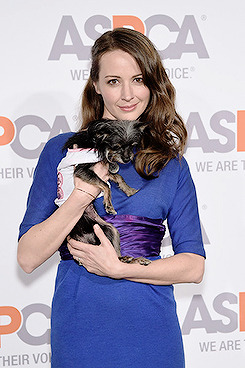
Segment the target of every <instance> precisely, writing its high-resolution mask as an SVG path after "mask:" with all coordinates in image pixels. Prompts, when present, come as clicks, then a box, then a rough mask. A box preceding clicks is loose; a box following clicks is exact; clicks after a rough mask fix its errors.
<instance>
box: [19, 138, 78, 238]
mask: <svg viewBox="0 0 245 368" xmlns="http://www.w3.org/2000/svg"><path fill="white" fill-rule="evenodd" d="M70 134H72V133H65V134H60V135H58V136H57V137H54V138H52V139H50V140H49V141H48V142H47V143H46V145H45V146H44V149H43V151H42V153H41V155H40V157H39V160H38V163H37V166H36V168H35V171H34V176H33V182H32V185H31V188H30V191H29V195H28V200H27V208H26V212H25V215H24V218H23V221H22V223H21V225H20V229H19V238H20V237H21V236H22V235H23V234H24V233H26V232H27V231H28V230H29V229H30V228H31V227H32V226H34V225H36V224H38V223H40V222H42V221H44V220H46V219H47V218H48V217H49V216H50V215H51V214H52V213H53V212H54V211H55V210H56V208H57V206H56V205H55V203H54V200H55V198H56V197H57V166H58V164H59V162H60V161H61V159H62V158H63V157H64V156H65V152H63V151H62V147H63V145H64V144H65V142H66V140H67V139H68V137H69V136H70Z"/></svg>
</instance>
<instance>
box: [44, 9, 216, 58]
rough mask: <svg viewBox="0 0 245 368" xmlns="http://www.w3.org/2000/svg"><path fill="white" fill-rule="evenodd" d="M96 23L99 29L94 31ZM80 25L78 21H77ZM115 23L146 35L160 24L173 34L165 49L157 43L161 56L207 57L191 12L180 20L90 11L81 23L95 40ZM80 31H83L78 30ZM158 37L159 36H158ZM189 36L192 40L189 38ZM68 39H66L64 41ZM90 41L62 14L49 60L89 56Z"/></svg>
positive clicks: (117, 25)
mask: <svg viewBox="0 0 245 368" xmlns="http://www.w3.org/2000/svg"><path fill="white" fill-rule="evenodd" d="M97 26H98V27H99V28H102V32H101V33H100V32H98V31H97ZM79 27H80V25H79ZM118 27H130V28H133V29H135V30H137V31H139V32H141V33H143V34H145V35H146V36H148V37H149V38H151V32H152V30H154V28H155V27H157V29H158V30H159V27H163V28H162V29H164V31H165V30H166V29H167V31H168V32H169V39H171V40H172V38H173V37H175V35H176V38H175V41H174V42H169V43H168V45H167V47H166V48H165V49H162V50H161V49H160V47H158V46H157V44H156V47H158V51H159V54H160V55H161V58H162V59H180V58H181V57H182V55H183V54H189V53H191V54H196V55H197V57H198V58H199V59H207V58H209V55H208V52H207V49H206V46H205V44H204V40H203V37H202V35H201V32H200V29H199V27H198V24H197V22H196V19H195V17H194V15H186V16H185V17H184V19H183V21H182V23H181V24H178V23H177V22H176V21H175V20H174V19H173V18H172V17H170V16H168V15H164V14H157V15H152V16H150V17H149V18H147V19H146V20H145V21H142V20H141V19H140V18H138V17H136V16H134V15H113V16H112V20H111V19H110V18H108V17H106V16H105V15H93V16H92V17H90V18H88V19H87V20H86V22H85V24H84V29H83V30H82V31H83V32H85V34H86V36H87V37H89V38H90V39H91V40H93V41H95V40H96V39H97V38H98V37H100V36H101V34H103V33H104V32H105V31H108V30H110V29H114V28H118ZM81 33H82V32H81ZM160 38H161V37H160ZM190 39H192V41H191V42H190ZM67 40H69V42H68V43H67ZM90 48H91V44H90V45H86V41H85V42H84V41H83V39H82V36H81V34H80V33H79V30H78V27H77V25H76V24H75V22H74V19H73V17H72V16H71V15H64V16H63V17H62V19H61V22H60V25H59V28H58V31H57V34H56V36H55V39H54V43H53V45H52V49H51V52H50V55H49V58H48V60H60V57H61V55H65V54H69V55H76V57H77V59H78V60H88V59H89V58H90Z"/></svg>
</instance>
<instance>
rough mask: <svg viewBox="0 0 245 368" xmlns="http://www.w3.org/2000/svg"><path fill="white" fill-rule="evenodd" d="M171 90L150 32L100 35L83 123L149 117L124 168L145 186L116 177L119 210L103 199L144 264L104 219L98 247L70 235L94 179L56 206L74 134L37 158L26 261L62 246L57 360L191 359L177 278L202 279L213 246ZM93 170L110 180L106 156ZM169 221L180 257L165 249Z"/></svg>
mask: <svg viewBox="0 0 245 368" xmlns="http://www.w3.org/2000/svg"><path fill="white" fill-rule="evenodd" d="M174 100H175V92H174V88H173V86H172V85H171V83H170V81H169V79H168V77H167V75H166V72H165V70H164V68H163V66H162V63H161V59H160V57H159V55H158V53H157V51H156V50H155V48H154V46H153V45H152V43H151V42H150V41H149V39H148V38H147V37H145V36H144V35H142V34H141V33H139V32H136V31H134V30H130V29H125V28H118V29H115V30H113V31H109V32H106V33H105V34H104V35H102V36H101V37H100V38H99V39H98V40H97V41H96V42H95V44H94V46H93V47H92V66H91V74H90V78H89V80H88V82H87V85H86V87H85V90H84V93H83V99H82V121H83V123H82V128H84V127H86V126H87V125H88V124H89V122H90V121H92V120H94V119H100V118H102V117H103V118H110V119H124V120H135V119H139V120H141V121H143V122H147V123H148V125H147V129H146V131H145V133H144V138H143V140H142V142H141V147H139V150H138V151H137V153H136V157H135V162H134V163H129V164H124V165H120V174H121V175H122V176H123V177H124V179H125V180H126V182H127V183H128V184H129V185H130V186H132V187H134V188H137V189H139V191H138V192H137V193H136V194H135V195H133V196H132V197H129V198H127V197H126V196H125V194H124V193H122V192H121V191H120V190H119V189H117V187H116V186H115V185H114V183H111V190H112V200H113V205H114V207H115V209H116V211H117V215H116V216H108V215H106V213H105V210H104V207H103V203H102V198H97V199H96V200H95V206H96V209H97V211H98V213H99V214H100V215H101V216H104V218H105V219H106V220H107V221H109V222H111V223H113V224H114V225H115V226H118V228H119V231H120V234H121V247H122V248H123V249H124V250H126V251H127V254H128V255H132V256H140V255H142V256H146V257H148V258H150V259H151V260H152V262H151V263H150V265H148V266H142V265H139V264H124V263H122V262H120V261H119V260H118V258H117V255H116V253H115V251H114V248H113V247H112V246H111V244H110V242H109V240H108V239H107V238H106V237H105V235H104V233H103V232H102V230H101V229H100V228H99V227H98V226H95V229H94V231H95V233H96V235H97V236H98V238H99V239H100V242H101V244H100V246H97V247H95V246H91V245H89V244H84V243H81V242H78V241H75V240H73V239H69V238H68V239H69V240H68V242H67V240H66V239H67V236H68V234H69V232H70V231H71V229H72V228H73V226H74V225H75V224H76V222H77V221H78V219H79V218H80V216H81V215H82V213H83V211H84V209H85V208H86V206H88V204H89V203H90V202H91V200H92V196H91V194H92V195H93V196H97V195H98V194H99V193H98V189H97V188H95V187H94V186H92V185H89V184H86V183H84V182H82V181H81V180H79V179H75V182H74V185H75V187H74V190H73V192H72V194H71V195H70V197H69V198H68V199H67V201H66V202H65V203H64V204H63V205H62V206H61V207H60V208H58V209H56V207H55V205H54V200H55V198H56V186H57V179H56V170H57V166H58V163H59V162H60V160H61V159H62V158H63V157H64V155H65V152H62V147H63V145H64V143H65V141H66V140H67V138H68V137H69V136H70V134H71V133H67V134H61V135H59V136H58V137H55V138H53V139H51V140H50V141H49V142H48V143H47V145H46V147H45V148H44V150H43V152H42V154H41V156H40V160H39V163H38V165H37V169H36V172H35V177H34V182H33V185H32V188H31V190H30V194H29V199H28V207H27V211H26V214H25V217H24V220H23V222H22V224H21V228H20V240H19V247H18V261H19V263H20V265H21V266H22V268H23V269H24V270H25V271H26V272H32V271H33V270H34V269H35V268H36V267H38V266H39V265H40V264H42V263H43V262H44V261H45V260H46V259H47V258H49V257H50V256H51V255H52V254H53V253H54V252H56V251H57V250H58V249H59V250H60V254H61V258H62V260H61V262H60V264H59V268H58V274H57V279H56V287H55V293H54V298H53V305H52V329H51V344H52V367H53V368H58V367H65V368H69V367H73V368H74V367H84V368H126V367H133V368H137V367H141V368H142V367H154V368H158V367H159V368H160V367H164V368H174V367H176V368H181V367H184V353H183V346H182V338H181V332H180V328H179V323H178V319H177V316H176V308H175V300H174V296H173V287H172V284H175V283H182V282H194V283H199V282H200V281H201V280H202V276H203V272H204V257H205V252H204V250H203V244H202V238H201V231H200V223H199V216H198V209H197V203H196V195H195V188H194V185H193V182H192V179H191V176H190V173H189V169H188V165H187V163H186V161H185V159H184V158H182V159H181V155H182V152H183V149H184V145H185V142H186V130H185V127H184V124H183V122H182V120H181V118H180V116H179V115H178V114H177V113H176V111H175V106H174ZM95 171H96V173H97V174H98V175H99V176H100V177H101V178H102V179H103V180H107V179H108V173H107V167H106V166H104V165H103V164H101V163H97V164H96V166H95ZM77 188H81V189H83V190H84V191H80V190H77ZM86 192H87V193H86ZM165 219H167V221H168V227H169V231H170V235H171V238H172V243H173V250H174V255H173V256H172V257H170V258H166V259H161V258H160V257H159V251H160V244H161V238H162V236H163V232H164V227H163V225H162V222H163V221H164V220H165ZM74 260H75V261H74ZM77 261H79V263H80V264H82V265H83V266H79V264H78V262H77ZM100 276H103V277H100Z"/></svg>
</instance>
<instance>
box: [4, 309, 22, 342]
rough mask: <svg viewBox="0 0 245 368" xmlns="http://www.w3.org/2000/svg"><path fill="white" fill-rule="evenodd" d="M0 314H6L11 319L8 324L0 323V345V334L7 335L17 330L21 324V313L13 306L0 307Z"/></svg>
mask: <svg viewBox="0 0 245 368" xmlns="http://www.w3.org/2000/svg"><path fill="white" fill-rule="evenodd" d="M0 316H8V317H10V319H11V321H10V323H9V324H8V325H0V347H1V335H8V334H11V333H13V332H15V331H17V330H18V328H19V327H20V324H21V314H20V312H19V311H18V309H16V308H14V307H0Z"/></svg>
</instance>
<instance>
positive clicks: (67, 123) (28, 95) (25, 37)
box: [0, 0, 245, 368]
mask: <svg viewBox="0 0 245 368" xmlns="http://www.w3.org/2000/svg"><path fill="white" fill-rule="evenodd" d="M244 13H245V5H244V1H243V0H233V1H227V0H225V1H216V2H214V1H211V0H207V1H205V2H197V1H195V0H185V1H182V0H176V1H172V2H171V1H161V0H153V1H151V2H150V3H147V2H146V3H142V1H141V0H134V1H130V0H124V1H123V3H120V4H119V3H117V2H114V1H107V0H104V1H97V0H96V1H95V0H89V1H79V0H71V1H65V0H62V1H58V0H53V1H48V2H47V1H42V0H36V1H31V0H11V1H4V0H0V17H1V21H0V52H1V57H0V81H1V83H0V116H1V117H0V216H1V218H0V224H1V246H0V367H15V366H17V367H22V366H30V367H36V368H38V367H43V368H46V367H50V339H49V332H50V305H51V299H52V293H53V288H54V279H55V274H56V269H57V264H58V262H59V257H58V255H55V256H53V257H52V258H51V259H50V260H49V261H47V262H46V263H45V264H44V265H42V266H41V267H39V269H37V270H36V271H34V272H33V273H32V274H31V275H26V274H25V273H24V272H23V271H22V270H21V269H20V268H19V266H18V265H17V262H16V249H17V235H18V226H19V223H20V222H21V219H22V217H23V214H24V211H25V205H26V198H27V193H28V190H29V187H30V185H31V181H32V176H33V170H34V167H35V165H36V163H37V158H38V156H39V154H40V152H41V150H42V148H43V146H44V144H45V142H46V141H47V140H48V139H49V138H50V137H53V136H55V135H57V134H59V133H60V132H66V131H70V130H76V129H77V127H78V118H77V115H78V106H79V98H80V94H81V91H82V89H83V86H84V84H85V83H86V80H87V78H88V74H89V67H90V61H89V57H90V48H91V45H92V44H93V42H94V40H95V39H96V38H97V37H98V36H99V35H100V34H101V33H103V32H105V31H106V30H110V29H112V28H114V27H117V26H127V27H131V28H134V29H137V30H139V31H141V32H142V33H144V34H146V35H147V36H148V37H149V38H150V39H151V40H152V41H153V42H154V43H155V45H156V47H157V49H158V50H159V52H160V54H161V57H162V59H163V64H164V66H165V67H166V69H167V73H168V75H169V77H170V79H171V81H172V83H173V84H174V86H175V87H176V90H177V110H178V112H179V113H180V114H181V115H182V116H183V118H184V120H185V122H186V124H187V127H188V131H189V143H188V147H187V150H186V154H185V157H186V158H187V160H188V162H189V165H190V169H191V173H192V176H193V179H194V181H195V184H196V189H197V195H198V202H199V210H200V218H201V223H202V231H203V238H204V243H205V249H206V252H207V261H206V272H205V278H204V281H203V282H202V283H201V284H199V285H194V284H193V285H192V284H188V285H187V284H184V285H177V286H176V287H175V294H176V299H177V304H178V313H179V318H180V324H181V328H182V331H183V338H184V345H185V351H186V362H187V364H186V365H187V368H196V367H199V368H206V367H224V368H230V367H236V368H244V364H245V363H244V362H245V284H244V280H245V271H244V269H245V268H244V259H245V240H244V227H245V221H244V220H245V216H244V204H245V201H244V182H245V181H244V177H245V98H244V97H245V94H244V85H245V72H244V65H245V64H244V62H245V50H244V39H245V26H244ZM169 254H171V246H170V239H169V237H168V236H166V238H165V239H164V242H163V247H162V255H163V257H167V256H168V255H169ZM71 312H72V311H71ZM163 348H164V347H163ZM146 354H147V352H146ZM91 368H92V367H91ZM115 368H116V367H115ZM125 368H126V367H125Z"/></svg>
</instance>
